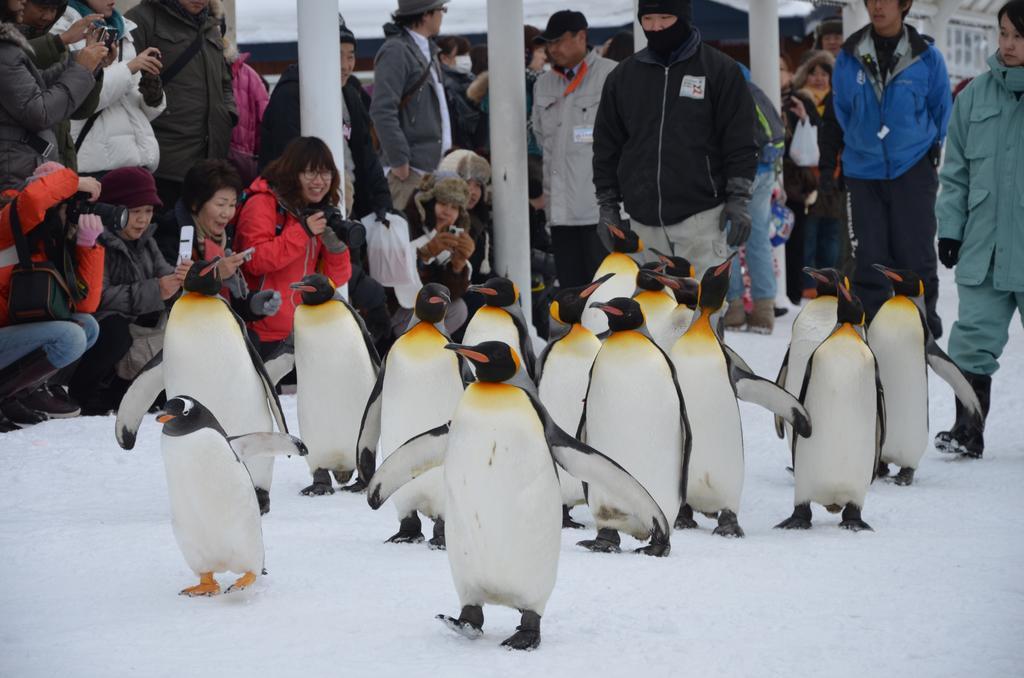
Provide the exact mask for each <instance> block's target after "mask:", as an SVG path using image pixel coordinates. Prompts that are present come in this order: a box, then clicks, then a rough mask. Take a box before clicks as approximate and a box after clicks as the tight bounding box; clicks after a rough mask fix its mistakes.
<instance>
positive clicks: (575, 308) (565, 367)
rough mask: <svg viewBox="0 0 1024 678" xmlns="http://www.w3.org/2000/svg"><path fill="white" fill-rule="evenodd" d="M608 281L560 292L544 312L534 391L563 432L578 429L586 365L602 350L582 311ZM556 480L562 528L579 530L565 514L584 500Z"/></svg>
mask: <svg viewBox="0 0 1024 678" xmlns="http://www.w3.org/2000/svg"><path fill="white" fill-rule="evenodd" d="M611 277H612V274H611V273H608V274H607V275H605V276H603V277H601V278H598V279H597V280H595V281H594V282H592V283H590V284H589V285H584V286H583V287H571V288H568V289H564V290H560V291H559V292H558V294H556V295H555V300H554V301H553V302H552V303H551V306H550V308H549V309H548V312H549V313H550V314H551V321H552V322H551V331H550V334H549V337H548V344H547V346H545V347H544V351H543V352H542V353H541V354H540V361H539V362H538V365H537V391H538V394H539V397H540V401H541V402H542V403H544V407H546V408H547V410H548V413H549V414H550V415H551V418H552V419H553V420H554V422H555V423H556V424H557V425H558V426H559V428H561V429H563V430H565V431H575V430H576V427H577V426H578V425H579V422H580V417H581V416H582V415H583V398H584V396H586V395H587V384H588V383H589V382H590V367H591V365H593V364H594V358H595V357H597V352H598V351H600V350H601V341H600V340H599V339H598V338H597V337H596V336H594V333H593V332H591V331H590V330H588V329H587V328H586V327H584V326H583V325H582V324H581V323H582V317H583V309H584V308H586V305H587V300H588V299H590V296H591V295H592V294H593V293H594V292H595V291H596V290H597V289H598V288H599V287H600V286H601V284H602V283H604V282H606V281H607V280H609V279H610V278H611ZM558 481H559V483H560V484H561V486H562V527H572V528H581V527H583V525H582V524H580V523H577V522H576V521H574V520H573V519H572V516H570V515H569V509H570V508H571V507H573V506H577V505H578V504H582V503H584V502H585V501H586V497H585V496H584V494H583V484H582V483H580V481H579V480H577V479H576V478H573V477H572V476H570V475H567V474H564V473H563V474H561V475H560V476H559V477H558Z"/></svg>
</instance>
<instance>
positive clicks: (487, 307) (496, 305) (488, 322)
mask: <svg viewBox="0 0 1024 678" xmlns="http://www.w3.org/2000/svg"><path fill="white" fill-rule="evenodd" d="M466 292H467V294H469V293H476V294H480V295H482V296H483V298H484V305H483V306H481V307H480V308H478V309H477V310H476V313H474V314H473V317H472V318H470V319H469V323H468V324H467V325H466V331H465V333H464V334H463V336H462V340H463V341H464V342H465V343H467V344H479V343H480V342H484V341H503V342H505V343H506V344H508V345H509V346H515V347H516V352H517V353H518V354H519V355H521V356H523V361H524V363H525V367H526V373H527V374H528V375H530V376H531V377H533V375H534V362H535V359H534V351H533V340H532V339H530V332H529V328H528V327H527V325H526V318H525V317H524V316H523V307H522V306H520V305H519V287H518V286H517V285H516V284H515V283H514V282H512V281H511V280H509V279H508V278H498V277H495V278H491V279H490V280H488V281H487V282H486V283H484V284H483V285H470V287H469V289H468V290H466Z"/></svg>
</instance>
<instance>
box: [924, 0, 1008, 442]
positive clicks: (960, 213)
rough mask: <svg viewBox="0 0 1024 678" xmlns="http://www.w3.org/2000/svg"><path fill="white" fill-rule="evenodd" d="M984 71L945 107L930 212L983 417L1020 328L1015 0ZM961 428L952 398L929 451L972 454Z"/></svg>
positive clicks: (952, 348) (953, 340) (975, 438)
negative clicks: (949, 109) (947, 113)
mask: <svg viewBox="0 0 1024 678" xmlns="http://www.w3.org/2000/svg"><path fill="white" fill-rule="evenodd" d="M988 66H989V71H988V72H987V73H984V74H982V75H979V76H978V77H977V78H975V79H974V81H973V82H972V83H971V84H970V85H968V86H967V88H966V89H964V91H963V92H961V93H960V95H959V96H958V97H957V99H956V103H955V104H954V106H953V117H952V120H951V121H950V124H949V136H948V138H947V142H946V161H945V163H944V164H943V166H942V171H941V173H940V175H939V179H940V181H941V184H942V192H941V193H940V194H939V198H938V201H937V202H936V206H935V213H936V217H937V219H938V235H939V259H940V261H942V263H943V265H945V266H946V267H947V268H952V267H953V266H956V283H957V289H958V291H959V296H960V311H959V317H958V318H957V321H956V323H955V324H954V325H953V330H952V332H951V333H950V336H949V355H950V356H951V357H952V358H953V360H954V362H956V364H957V365H958V366H959V367H960V369H962V370H963V371H964V373H965V375H966V376H967V379H968V381H970V382H971V385H972V386H973V387H974V390H975V392H976V393H977V394H978V399H979V400H980V401H981V403H982V409H983V411H984V412H985V414H986V415H987V414H988V407H989V393H990V390H991V386H992V375H993V374H994V373H995V371H996V370H998V369H999V356H1000V354H1001V353H1002V352H1003V348H1004V347H1005V346H1006V342H1007V340H1008V329H1009V325H1010V321H1011V319H1012V318H1013V312H1014V310H1016V311H1018V312H1019V313H1021V314H1022V322H1024V197H1022V196H1024V97H1022V95H1024V0H1010V2H1008V3H1006V4H1005V5H1004V6H1003V7H1002V9H1000V10H999V51H998V52H997V53H996V54H994V55H992V56H991V57H989V59H988ZM967 421H968V418H967V417H966V415H965V413H964V408H963V406H962V405H961V403H960V402H959V401H957V403H956V423H955V424H954V425H953V428H952V429H951V430H950V431H943V432H942V433H940V434H939V435H938V436H937V437H936V441H935V444H936V447H938V448H939V449H940V450H943V451H947V452H955V453H960V454H963V455H965V456H968V457H975V458H976V457H980V456H981V455H982V451H983V450H984V439H983V437H982V432H981V430H978V429H976V428H975V427H973V426H971V425H969V424H968V423H967Z"/></svg>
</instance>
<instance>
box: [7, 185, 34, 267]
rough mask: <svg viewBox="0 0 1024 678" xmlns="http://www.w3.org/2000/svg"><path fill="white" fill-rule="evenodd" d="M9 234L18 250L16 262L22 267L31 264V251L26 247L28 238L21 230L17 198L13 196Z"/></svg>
mask: <svg viewBox="0 0 1024 678" xmlns="http://www.w3.org/2000/svg"><path fill="white" fill-rule="evenodd" d="M10 215H11V235H13V236H14V247H15V248H16V249H17V250H18V264H20V265H21V266H22V267H28V266H31V265H32V253H31V252H30V251H29V249H28V240H26V239H25V232H24V231H22V230H21V217H19V216H18V199H17V198H15V199H14V201H13V202H12V203H11V204H10Z"/></svg>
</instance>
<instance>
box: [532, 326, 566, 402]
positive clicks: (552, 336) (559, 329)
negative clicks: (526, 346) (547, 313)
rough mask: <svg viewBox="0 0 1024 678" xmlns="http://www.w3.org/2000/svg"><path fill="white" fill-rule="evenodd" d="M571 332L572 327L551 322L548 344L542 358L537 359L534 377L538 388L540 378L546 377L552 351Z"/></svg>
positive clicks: (541, 353)
mask: <svg viewBox="0 0 1024 678" xmlns="http://www.w3.org/2000/svg"><path fill="white" fill-rule="evenodd" d="M571 330H572V325H566V324H565V323H556V322H555V321H554V320H552V321H551V323H550V329H549V330H548V343H547V344H545V345H544V350H543V351H541V352H540V357H538V358H537V364H536V372H535V373H534V375H533V380H534V381H535V382H536V383H537V385H538V386H540V378H541V377H542V376H543V375H544V365H545V363H547V361H548V356H549V355H551V349H552V348H554V346H555V344H557V343H558V342H559V341H561V340H562V339H564V338H565V337H566V336H567V335H568V334H569V332H570V331H571Z"/></svg>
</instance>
